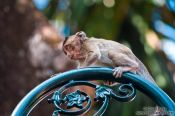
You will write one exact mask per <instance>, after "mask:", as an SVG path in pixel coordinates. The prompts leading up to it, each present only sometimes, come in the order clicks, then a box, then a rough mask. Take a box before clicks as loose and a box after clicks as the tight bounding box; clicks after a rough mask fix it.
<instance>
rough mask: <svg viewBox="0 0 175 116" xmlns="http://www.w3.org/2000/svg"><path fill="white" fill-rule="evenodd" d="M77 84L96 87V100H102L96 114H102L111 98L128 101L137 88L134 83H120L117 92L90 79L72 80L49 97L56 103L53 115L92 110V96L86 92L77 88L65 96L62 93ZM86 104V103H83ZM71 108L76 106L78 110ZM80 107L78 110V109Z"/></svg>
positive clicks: (131, 98) (75, 113) (95, 115)
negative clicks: (63, 106)
mask: <svg viewBox="0 0 175 116" xmlns="http://www.w3.org/2000/svg"><path fill="white" fill-rule="evenodd" d="M76 85H86V86H90V87H92V88H94V89H95V98H94V100H95V101H96V102H101V103H102V106H101V108H100V109H99V110H98V111H97V112H96V113H95V114H94V116H100V115H102V114H103V113H104V112H105V111H106V109H107V106H108V103H109V101H110V99H111V98H114V99H115V100H117V101H121V102H128V101H131V100H133V99H134V98H135V96H136V90H135V88H134V87H133V86H132V84H120V85H119V86H118V92H117V94H116V93H114V92H113V90H112V89H111V88H108V87H106V86H101V85H97V84H94V83H92V82H88V81H70V82H69V83H68V84H66V85H64V86H63V87H61V88H60V89H58V90H57V91H55V92H54V94H53V96H52V98H51V99H49V100H48V101H49V103H52V104H54V106H55V110H54V112H53V116H57V115H58V114H66V115H81V114H83V113H85V112H87V111H89V110H90V106H91V102H92V98H90V96H89V95H87V94H86V93H85V92H83V91H80V90H76V91H75V92H72V93H68V94H67V95H65V96H64V97H63V96H62V93H63V92H64V91H65V90H66V89H68V88H69V87H73V86H76ZM62 104H65V105H66V108H62V107H61V105H62ZM83 104H86V105H83ZM70 108H76V110H74V109H72V110H69V109H70ZM77 109H78V110H77Z"/></svg>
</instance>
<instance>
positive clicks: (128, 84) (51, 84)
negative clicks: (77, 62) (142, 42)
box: [12, 67, 175, 116]
mask: <svg viewBox="0 0 175 116" xmlns="http://www.w3.org/2000/svg"><path fill="white" fill-rule="evenodd" d="M88 80H110V81H114V82H115V81H116V82H119V83H121V84H120V85H119V86H118V92H117V93H116V92H113V90H112V89H110V88H108V87H105V86H101V85H97V84H94V83H92V82H89V81H88ZM77 85H85V86H90V87H92V88H94V89H95V95H96V97H95V99H94V100H95V101H98V102H101V103H102V105H101V108H100V109H99V110H98V111H97V112H96V113H95V114H94V115H95V116H100V115H102V114H103V113H104V112H105V110H106V109H107V106H108V103H109V101H110V99H111V98H113V99H115V100H117V101H121V102H128V101H131V100H133V99H134V98H135V97H136V89H137V90H139V91H141V92H142V93H144V94H146V95H147V96H148V97H149V98H150V99H152V100H153V101H154V102H155V103H156V104H157V105H158V106H160V107H164V108H166V110H167V111H168V112H171V115H172V116H175V103H174V102H173V100H172V99H171V98H170V97H169V96H168V95H167V94H166V93H165V92H164V91H163V90H161V89H160V88H159V87H158V86H157V85H155V84H153V83H151V82H149V81H147V80H145V79H144V78H142V77H140V76H139V75H136V74H132V73H129V72H128V73H124V74H123V75H122V78H117V79H115V78H114V77H113V76H112V69H110V68H104V67H103V68H102V67H101V68H100V67H91V68H82V69H77V70H71V71H68V72H65V73H61V74H58V75H56V76H53V77H52V78H50V79H48V80H46V81H45V82H43V83H41V84H40V85H38V86H37V87H35V88H34V89H33V90H32V91H30V92H29V93H28V94H27V95H26V96H25V97H24V98H23V99H22V100H21V101H20V103H19V104H18V105H17V106H16V108H15V109H14V111H13V113H12V116H21V115H24V116H25V115H29V113H30V112H31V111H32V109H33V108H34V107H35V106H36V105H37V104H38V103H39V102H40V101H42V100H43V99H44V98H46V97H47V96H49V95H51V94H53V93H54V94H53V96H52V98H51V99H49V100H48V102H49V103H51V104H53V105H54V106H55V110H54V112H53V116H57V115H58V114H66V115H69V114H70V115H81V114H84V113H85V112H87V111H88V110H89V109H90V107H91V102H92V99H91V98H90V96H89V95H87V93H85V92H83V91H80V90H76V91H75V92H72V93H68V94H67V95H64V96H63V95H62V93H63V92H64V91H65V90H66V89H68V88H70V87H73V86H77ZM57 88H59V89H57ZM62 104H65V106H67V108H62V107H61V105H62ZM74 107H75V108H76V109H75V110H68V109H70V108H74Z"/></svg>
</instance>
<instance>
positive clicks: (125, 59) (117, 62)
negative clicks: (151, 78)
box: [109, 52, 139, 77]
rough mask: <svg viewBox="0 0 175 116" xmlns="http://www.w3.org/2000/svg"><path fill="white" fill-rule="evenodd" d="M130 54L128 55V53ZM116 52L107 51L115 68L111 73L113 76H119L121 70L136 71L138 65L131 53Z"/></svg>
mask: <svg viewBox="0 0 175 116" xmlns="http://www.w3.org/2000/svg"><path fill="white" fill-rule="evenodd" d="M128 54H130V55H128ZM128 54H126V53H116V52H109V58H110V59H111V60H112V62H113V64H114V66H115V68H114V73H113V75H114V76H115V77H121V76H122V73H123V72H127V71H131V72H134V73H136V72H137V70H138V68H139V65H138V63H137V62H136V60H135V59H134V57H130V56H132V54H131V53H128Z"/></svg>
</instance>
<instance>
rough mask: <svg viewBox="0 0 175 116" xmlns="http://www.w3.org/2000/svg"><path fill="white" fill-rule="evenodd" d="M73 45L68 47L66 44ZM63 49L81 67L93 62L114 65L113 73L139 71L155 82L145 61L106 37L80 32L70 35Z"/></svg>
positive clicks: (120, 73)
mask: <svg viewBox="0 0 175 116" xmlns="http://www.w3.org/2000/svg"><path fill="white" fill-rule="evenodd" d="M69 45H70V46H73V47H74V48H73V49H68V47H66V46H69ZM63 51H64V52H65V53H66V54H67V55H68V57H70V58H71V59H73V60H77V61H78V62H79V67H87V66H90V65H93V64H96V65H102V66H112V67H114V73H113V75H114V76H115V77H121V76H122V73H123V72H126V71H131V72H134V73H137V74H139V75H141V76H143V77H144V78H146V79H147V80H149V81H151V82H153V83H155V82H154V80H153V78H152V77H151V75H150V74H149V72H148V71H147V69H146V68H145V66H144V65H143V63H142V62H141V61H140V60H139V59H138V58H137V57H136V56H135V55H134V54H133V52H132V51H131V50H130V49H129V48H128V47H126V46H124V45H122V44H120V43H118V42H114V41H111V40H105V39H96V38H94V37H91V38H88V37H86V34H85V33H84V32H82V31H81V32H78V33H76V34H75V35H72V36H70V37H68V39H67V40H66V41H65V42H64V44H63Z"/></svg>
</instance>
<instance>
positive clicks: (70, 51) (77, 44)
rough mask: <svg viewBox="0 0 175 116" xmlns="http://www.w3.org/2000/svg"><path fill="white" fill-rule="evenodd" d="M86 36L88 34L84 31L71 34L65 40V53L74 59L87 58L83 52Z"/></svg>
mask: <svg viewBox="0 0 175 116" xmlns="http://www.w3.org/2000/svg"><path fill="white" fill-rule="evenodd" d="M85 38H86V34H85V33H84V32H82V31H80V32H77V33H76V34H75V35H72V36H69V37H68V38H67V39H65V41H64V42H63V51H64V53H65V54H66V55H67V56H68V57H69V58H71V59H73V60H79V59H83V58H85V55H84V54H83V53H82V44H83V40H84V39H85Z"/></svg>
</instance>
